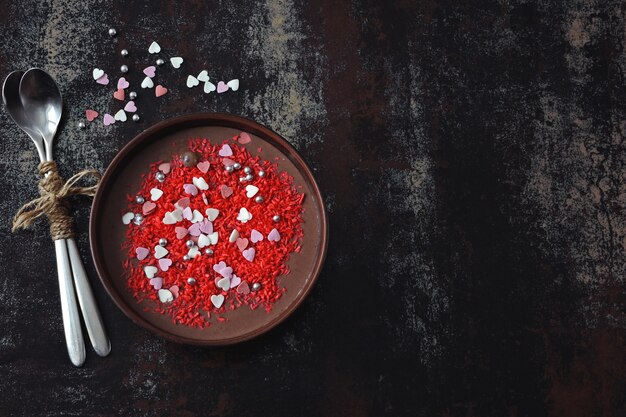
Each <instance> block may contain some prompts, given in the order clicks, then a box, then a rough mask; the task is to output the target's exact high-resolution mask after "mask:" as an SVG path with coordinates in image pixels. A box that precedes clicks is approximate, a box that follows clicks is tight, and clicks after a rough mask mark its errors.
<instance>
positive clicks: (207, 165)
mask: <svg viewBox="0 0 626 417" xmlns="http://www.w3.org/2000/svg"><path fill="white" fill-rule="evenodd" d="M196 166H197V167H198V169H199V170H200V171H201V172H202V173H203V174H206V173H207V172H208V170H209V168H210V167H211V163H210V162H209V161H202V162H198V165H196Z"/></svg>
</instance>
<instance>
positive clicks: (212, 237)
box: [208, 232, 220, 245]
mask: <svg viewBox="0 0 626 417" xmlns="http://www.w3.org/2000/svg"><path fill="white" fill-rule="evenodd" d="M208 236H209V240H210V241H211V245H217V241H218V239H219V237H220V235H219V233H218V232H213V233H211V234H210V235H208Z"/></svg>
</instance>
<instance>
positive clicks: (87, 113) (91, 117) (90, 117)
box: [85, 110, 100, 122]
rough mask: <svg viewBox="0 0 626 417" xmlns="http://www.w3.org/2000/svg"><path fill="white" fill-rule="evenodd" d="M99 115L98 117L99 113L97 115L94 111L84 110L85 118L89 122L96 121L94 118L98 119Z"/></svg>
mask: <svg viewBox="0 0 626 417" xmlns="http://www.w3.org/2000/svg"><path fill="white" fill-rule="evenodd" d="M99 115H100V113H98V112H97V111H95V110H85V117H86V118H87V120H89V121H90V122H93V121H94V120H95V119H96V117H98V116H99Z"/></svg>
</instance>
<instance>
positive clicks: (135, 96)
mask: <svg viewBox="0 0 626 417" xmlns="http://www.w3.org/2000/svg"><path fill="white" fill-rule="evenodd" d="M128 98H130V99H131V100H134V99H136V98H137V92H136V91H131V92H130V93H128Z"/></svg>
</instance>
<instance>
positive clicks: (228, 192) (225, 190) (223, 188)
mask: <svg viewBox="0 0 626 417" xmlns="http://www.w3.org/2000/svg"><path fill="white" fill-rule="evenodd" d="M220 193H222V197H224V198H228V197H230V196H231V195H232V194H233V189H232V188H230V187H229V186H228V185H226V184H223V185H222V186H221V187H220Z"/></svg>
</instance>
